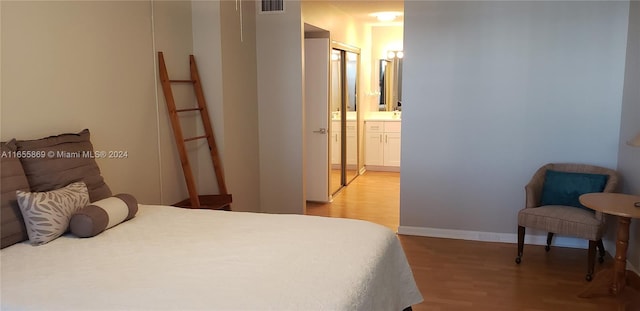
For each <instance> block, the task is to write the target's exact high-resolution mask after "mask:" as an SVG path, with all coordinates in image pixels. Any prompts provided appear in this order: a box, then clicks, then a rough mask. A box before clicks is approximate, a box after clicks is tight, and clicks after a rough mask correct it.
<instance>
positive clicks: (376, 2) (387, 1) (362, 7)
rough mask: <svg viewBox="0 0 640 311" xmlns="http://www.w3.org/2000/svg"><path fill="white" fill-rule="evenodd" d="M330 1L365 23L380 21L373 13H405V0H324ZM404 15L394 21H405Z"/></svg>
mask: <svg viewBox="0 0 640 311" xmlns="http://www.w3.org/2000/svg"><path fill="white" fill-rule="evenodd" d="M323 1H326V2H329V3H330V4H331V5H333V6H335V7H336V8H338V9H339V10H341V11H343V12H345V13H347V14H349V15H351V16H353V17H354V18H355V19H357V20H358V21H361V22H364V23H379V22H378V21H377V20H376V18H375V17H373V16H371V15H370V14H371V13H375V12H400V13H403V14H404V0H350V1H344V0H343V1H340V0H323ZM403 20H404V19H403V16H399V17H397V18H396V19H395V20H394V21H393V22H396V23H397V22H403Z"/></svg>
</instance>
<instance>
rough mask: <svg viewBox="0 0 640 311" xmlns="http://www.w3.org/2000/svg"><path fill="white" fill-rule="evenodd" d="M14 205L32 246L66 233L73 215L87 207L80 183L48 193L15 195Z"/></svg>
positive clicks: (83, 189) (83, 185) (86, 192)
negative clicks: (16, 206) (16, 199)
mask: <svg viewBox="0 0 640 311" xmlns="http://www.w3.org/2000/svg"><path fill="white" fill-rule="evenodd" d="M16 197H17V198H18V205H20V211H21V212H22V216H23V218H24V223H25V225H26V227H27V233H28V235H29V241H30V242H31V244H33V245H41V244H45V243H47V242H50V241H52V240H54V239H56V238H57V237H59V236H61V235H62V234H64V233H65V231H67V228H68V227H69V220H70V219H71V216H72V215H73V213H75V212H76V211H78V210H79V209H81V208H83V207H85V206H86V205H87V204H89V191H88V190H87V186H86V185H85V183H83V182H76V183H72V184H70V185H68V186H66V187H64V188H60V189H57V190H53V191H49V192H24V191H19V190H18V191H16Z"/></svg>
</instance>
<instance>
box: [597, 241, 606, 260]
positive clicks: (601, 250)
mask: <svg viewBox="0 0 640 311" xmlns="http://www.w3.org/2000/svg"><path fill="white" fill-rule="evenodd" d="M606 254H607V253H606V251H605V250H604V243H602V239H600V240H598V262H599V263H603V262H604V255H606Z"/></svg>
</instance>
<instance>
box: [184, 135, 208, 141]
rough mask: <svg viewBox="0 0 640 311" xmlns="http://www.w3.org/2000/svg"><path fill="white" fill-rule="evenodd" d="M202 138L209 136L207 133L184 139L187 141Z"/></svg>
mask: <svg viewBox="0 0 640 311" xmlns="http://www.w3.org/2000/svg"><path fill="white" fill-rule="evenodd" d="M202 138H207V135H202V136H196V137H191V138H185V140H184V141H185V142H187V141H192V140H196V139H202Z"/></svg>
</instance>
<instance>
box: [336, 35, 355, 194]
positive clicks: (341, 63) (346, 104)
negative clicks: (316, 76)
mask: <svg viewBox="0 0 640 311" xmlns="http://www.w3.org/2000/svg"><path fill="white" fill-rule="evenodd" d="M359 64H360V49H359V48H356V47H352V46H349V45H346V44H343V43H338V42H332V48H331V70H330V80H331V83H330V94H331V95H330V105H329V106H330V119H331V122H330V123H331V126H330V127H329V137H330V140H331V142H330V143H329V149H330V154H331V157H330V158H331V165H330V173H329V192H330V194H331V195H332V196H334V195H336V194H337V193H338V192H339V191H340V190H341V189H342V188H343V187H345V186H347V185H348V184H349V183H350V182H351V181H353V180H354V179H355V178H356V177H358V172H359V165H358V164H359V163H358V158H359V157H358V123H359V122H358V121H359V116H358V92H357V88H358V72H359Z"/></svg>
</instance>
